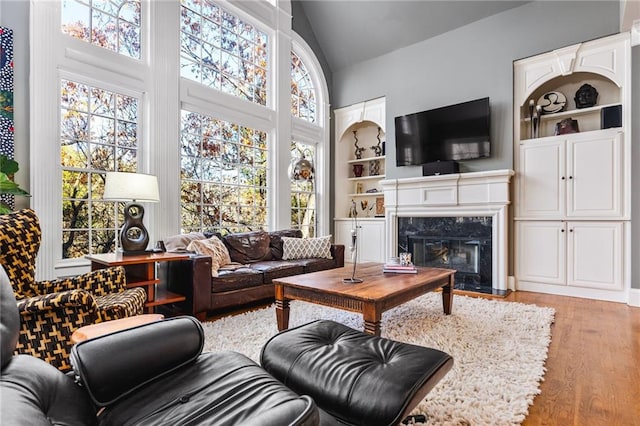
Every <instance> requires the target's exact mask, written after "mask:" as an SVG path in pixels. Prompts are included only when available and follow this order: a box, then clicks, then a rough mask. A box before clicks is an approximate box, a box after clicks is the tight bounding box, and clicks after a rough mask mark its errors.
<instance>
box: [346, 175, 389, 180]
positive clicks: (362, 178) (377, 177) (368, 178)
mask: <svg viewBox="0 0 640 426" xmlns="http://www.w3.org/2000/svg"><path fill="white" fill-rule="evenodd" d="M384 177H385V175H374V176H360V177H352V178H347V180H371V179H384Z"/></svg>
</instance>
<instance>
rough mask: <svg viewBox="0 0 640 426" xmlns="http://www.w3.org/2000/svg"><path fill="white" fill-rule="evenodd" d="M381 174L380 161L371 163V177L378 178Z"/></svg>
mask: <svg viewBox="0 0 640 426" xmlns="http://www.w3.org/2000/svg"><path fill="white" fill-rule="evenodd" d="M379 174H380V160H371V161H369V176H378V175H379Z"/></svg>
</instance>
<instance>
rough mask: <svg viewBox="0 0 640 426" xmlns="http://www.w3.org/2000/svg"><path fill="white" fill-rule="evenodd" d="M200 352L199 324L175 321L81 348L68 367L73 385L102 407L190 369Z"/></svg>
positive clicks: (122, 333) (88, 342)
mask: <svg viewBox="0 0 640 426" xmlns="http://www.w3.org/2000/svg"><path fill="white" fill-rule="evenodd" d="M203 346H204V331H203V330H202V325H201V324H200V322H199V321H198V320H196V319H195V318H193V317H187V316H183V317H174V318H169V319H166V320H163V321H158V322H154V323H149V324H144V325H141V326H138V327H134V328H130V329H126V330H121V331H117V332H115V333H112V334H107V335H104V336H100V337H96V338H93V339H89V340H85V341H84V342H80V343H78V344H76V345H75V346H74V347H73V348H72V349H71V365H72V367H73V370H74V372H75V375H76V381H78V382H79V383H80V384H81V385H82V386H84V387H85V388H86V389H87V392H88V393H89V396H90V397H91V399H92V400H93V402H94V403H95V404H96V405H98V406H101V407H104V406H107V405H109V404H112V403H114V402H116V401H118V400H119V399H121V398H123V397H125V396H127V395H129V394H130V393H132V392H134V391H135V390H136V389H138V388H140V387H142V386H144V385H146V384H148V383H150V382H152V381H154V380H155V379H158V378H160V377H163V376H166V375H168V374H170V373H171V372H172V371H175V370H177V369H179V368H180V367H183V366H185V365H188V364H190V363H192V362H193V361H195V360H196V359H197V358H198V356H199V355H200V353H201V352H202V348H203Z"/></svg>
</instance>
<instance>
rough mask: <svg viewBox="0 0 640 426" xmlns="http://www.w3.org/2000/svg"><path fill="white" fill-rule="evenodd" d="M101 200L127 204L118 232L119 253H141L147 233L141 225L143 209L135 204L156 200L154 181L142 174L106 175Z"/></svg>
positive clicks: (156, 181) (155, 183)
mask: <svg viewBox="0 0 640 426" xmlns="http://www.w3.org/2000/svg"><path fill="white" fill-rule="evenodd" d="M102 199H103V200H109V201H127V202H128V203H127V205H126V206H125V207H124V223H123V224H122V229H121V230H120V247H121V249H122V254H123V255H134V254H141V253H145V252H146V249H147V245H148V244H149V232H147V229H146V228H145V227H144V224H143V223H142V218H143V217H144V208H143V207H142V205H141V204H139V203H140V202H152V203H155V202H158V201H160V197H159V193H158V179H157V178H156V177H155V176H153V175H146V174H142V173H124V172H108V173H107V177H106V180H105V184H104V195H103V197H102Z"/></svg>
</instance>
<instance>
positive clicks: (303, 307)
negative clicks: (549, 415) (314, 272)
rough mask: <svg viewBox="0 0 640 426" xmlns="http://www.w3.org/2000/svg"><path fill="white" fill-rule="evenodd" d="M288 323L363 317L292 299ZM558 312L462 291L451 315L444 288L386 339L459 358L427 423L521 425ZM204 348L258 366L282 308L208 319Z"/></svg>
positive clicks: (429, 407)
mask: <svg viewBox="0 0 640 426" xmlns="http://www.w3.org/2000/svg"><path fill="white" fill-rule="evenodd" d="M290 307H291V314H290V320H289V326H290V327H294V326H296V325H300V324H304V323H307V322H309V321H312V320H315V319H331V320H334V321H337V322H341V323H343V324H345V325H348V326H350V327H353V328H355V329H358V330H362V329H363V321H362V316H361V315H358V314H355V313H351V312H346V311H342V310H338V309H333V308H327V307H324V306H319V305H314V304H310V303H306V302H300V301H292V302H291V304H290ZM554 314H555V311H554V309H552V308H542V307H538V306H535V305H527V304H522V303H514V302H504V301H500V300H488V299H481V298H472V297H466V296H459V295H455V296H454V298H453V308H452V314H451V315H444V313H443V311H442V296H441V294H440V293H429V294H426V295H424V296H421V297H419V298H417V299H414V300H412V301H410V302H408V303H405V304H404V305H401V306H399V307H397V308H394V309H392V310H389V311H387V312H385V313H384V314H383V316H382V337H386V338H390V339H393V340H398V341H402V342H409V343H413V344H417V345H421V346H426V347H432V348H437V349H440V350H442V351H444V352H447V353H448V354H450V355H451V356H452V357H453V358H454V366H453V368H452V369H451V371H450V372H449V373H448V374H447V375H446V376H445V377H444V378H443V379H442V380H441V381H440V383H438V385H436V387H435V388H434V389H433V390H431V392H430V393H429V394H428V395H427V396H426V398H425V400H424V401H422V402H421V403H420V404H419V405H418V406H417V407H416V409H415V410H414V411H413V414H425V415H426V416H427V423H425V424H427V425H438V426H440V425H519V424H520V423H522V422H523V421H524V419H525V417H526V415H527V413H528V409H529V405H531V404H532V403H533V399H534V397H535V396H536V395H537V394H539V393H540V391H539V383H540V381H542V380H543V375H544V372H545V368H544V363H545V360H546V358H547V351H548V347H549V343H550V341H551V324H552V323H553V319H554ZM203 326H204V330H205V334H206V338H205V347H204V350H205V351H218V350H234V351H237V352H241V353H243V354H245V355H247V356H248V357H250V358H251V359H253V360H254V361H256V362H258V363H259V357H260V349H261V348H262V346H263V345H264V343H265V342H266V341H267V340H268V338H269V337H271V336H273V335H274V334H276V333H277V331H278V330H277V327H276V316H275V307H274V306H273V305H272V306H270V307H269V308H264V309H260V310H256V311H252V312H247V313H244V314H240V315H236V316H230V317H225V318H222V319H219V320H217V321H213V322H206V323H204V324H203Z"/></svg>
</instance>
